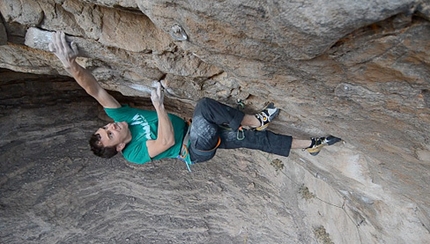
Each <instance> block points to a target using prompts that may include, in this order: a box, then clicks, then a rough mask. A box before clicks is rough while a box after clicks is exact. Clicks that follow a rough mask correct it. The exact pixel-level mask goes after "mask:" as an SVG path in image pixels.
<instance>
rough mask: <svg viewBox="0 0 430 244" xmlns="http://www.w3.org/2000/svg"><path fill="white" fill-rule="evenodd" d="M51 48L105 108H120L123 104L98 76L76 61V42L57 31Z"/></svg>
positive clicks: (65, 66) (77, 80) (76, 78)
mask: <svg viewBox="0 0 430 244" xmlns="http://www.w3.org/2000/svg"><path fill="white" fill-rule="evenodd" d="M49 50H51V51H52V52H54V54H55V55H56V56H57V57H58V59H60V61H61V63H63V66H64V68H65V69H66V71H67V72H69V74H71V75H72V76H73V78H75V80H76V82H77V83H78V84H79V85H80V86H81V87H82V88H84V89H85V91H86V92H87V93H88V94H89V95H91V96H92V97H94V98H95V99H96V100H97V101H98V102H99V103H100V105H102V106H103V107H104V108H119V107H121V105H120V104H119V103H118V101H117V100H116V99H115V98H113V97H112V96H111V95H109V93H107V92H106V90H105V89H103V87H101V86H100V84H99V83H98V82H97V80H96V78H95V77H94V76H93V75H92V74H91V72H89V71H88V70H86V69H85V68H83V67H82V66H80V65H79V64H78V63H77V62H76V57H77V56H78V55H79V51H78V47H77V46H76V44H75V43H74V42H72V43H71V44H70V45H69V43H67V41H66V35H65V34H64V32H56V33H54V35H53V39H52V42H51V43H50V44H49Z"/></svg>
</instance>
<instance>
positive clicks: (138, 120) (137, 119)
mask: <svg viewBox="0 0 430 244" xmlns="http://www.w3.org/2000/svg"><path fill="white" fill-rule="evenodd" d="M130 125H140V126H142V129H143V133H144V135H145V138H146V139H147V140H151V139H152V138H151V128H150V127H149V124H148V121H147V120H146V119H145V117H143V116H142V115H140V114H136V115H135V116H134V117H133V118H132V119H131V123H130Z"/></svg>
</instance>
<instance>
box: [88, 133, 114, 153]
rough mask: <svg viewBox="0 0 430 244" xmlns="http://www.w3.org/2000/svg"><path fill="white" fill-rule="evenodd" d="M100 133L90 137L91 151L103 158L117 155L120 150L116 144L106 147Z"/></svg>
mask: <svg viewBox="0 0 430 244" xmlns="http://www.w3.org/2000/svg"><path fill="white" fill-rule="evenodd" d="M100 138H101V137H100V134H98V133H94V134H93V135H92V136H91V138H90V147H91V151H93V153H94V154H95V155H97V156H99V157H102V158H111V157H113V156H115V155H116V154H117V153H118V151H117V150H116V146H112V147H104V146H103V144H102V143H101V141H100Z"/></svg>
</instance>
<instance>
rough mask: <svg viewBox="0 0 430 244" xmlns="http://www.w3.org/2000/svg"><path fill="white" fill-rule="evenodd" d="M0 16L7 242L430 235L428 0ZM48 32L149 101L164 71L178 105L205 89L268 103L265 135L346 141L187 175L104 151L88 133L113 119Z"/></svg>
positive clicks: (47, 8) (414, 239)
mask: <svg viewBox="0 0 430 244" xmlns="http://www.w3.org/2000/svg"><path fill="white" fill-rule="evenodd" d="M0 12H1V15H2V23H0V68H5V69H8V70H14V71H18V72H24V73H27V74H22V73H12V72H10V71H8V70H1V72H0V82H1V86H0V92H1V96H0V97H1V104H0V106H1V107H2V109H1V117H0V121H1V124H0V126H1V128H0V129H1V139H0V155H1V161H0V165H1V172H0V173H1V175H0V177H1V178H0V213H1V214H0V242H2V243H126V242H127V243H330V242H334V243H426V242H428V240H430V190H429V188H428V186H429V184H430V146H429V143H430V138H429V135H430V113H429V112H430V82H429V81H430V42H429V41H428V40H430V22H429V20H430V4H429V2H428V1H425V0H421V1H419V0H416V1H412V0H381V1H371V0H369V1H358V2H357V1H353V0H334V1H330V2H328V1H252V0H251V1H239V0H234V1H221V0H219V1H191V0H190V1H161V0H159V1H138V0H85V1H79V0H40V1H33V0H4V1H0ZM55 30H62V31H65V32H66V33H67V34H68V35H69V40H70V41H72V40H73V41H75V42H76V43H77V44H78V46H79V47H80V50H81V52H82V55H83V57H82V58H80V59H79V62H80V63H81V64H82V65H84V66H85V67H86V68H88V69H90V70H92V72H93V74H94V75H95V76H96V78H97V79H98V80H99V81H100V82H101V83H102V85H103V86H104V87H106V88H108V89H110V90H115V91H119V92H120V93H122V94H123V95H125V96H128V98H125V97H122V96H120V95H119V94H117V95H116V96H118V98H119V99H122V100H123V101H124V102H129V103H133V104H134V105H138V106H143V107H146V108H150V106H149V105H150V103H149V102H148V100H147V99H144V98H145V97H147V96H148V94H149V91H150V88H151V85H152V82H153V80H158V79H163V80H164V85H165V86H166V87H168V89H167V92H168V97H167V101H166V102H167V105H168V108H169V111H172V112H174V113H177V114H179V115H181V116H183V117H189V116H191V112H192V107H193V105H194V104H195V102H196V101H197V100H198V99H199V98H201V97H203V96H209V97H212V98H216V99H218V100H221V101H224V102H226V103H229V104H232V105H233V104H234V103H235V101H236V99H238V98H240V99H243V100H244V101H245V103H246V109H247V110H248V111H255V110H258V109H259V108H261V107H262V106H263V105H264V102H266V101H268V100H271V101H273V102H275V103H276V105H277V106H279V107H280V108H281V109H282V112H281V114H280V116H279V118H278V119H277V120H276V122H274V123H273V124H272V125H271V129H272V130H274V131H277V132H280V133H288V134H292V135H294V136H297V137H308V136H311V135H327V134H333V135H336V136H339V137H342V138H343V139H344V140H345V143H344V144H340V145H337V146H333V147H330V148H327V150H325V151H323V152H321V153H320V154H319V155H318V156H317V157H312V156H309V155H308V154H307V153H305V152H302V151H294V152H292V154H291V156H290V157H289V158H282V157H277V156H274V155H268V154H264V153H261V152H252V151H248V150H235V151H228V153H227V152H223V153H218V155H217V156H216V158H214V159H213V160H211V162H209V163H206V164H201V165H197V166H195V167H194V170H193V173H187V171H186V170H185V168H184V165H183V164H182V163H180V162H177V161H175V160H165V161H162V162H155V163H153V164H149V165H145V166H142V167H134V166H132V165H131V164H128V163H125V162H124V160H123V159H121V158H120V157H117V158H115V159H112V160H108V161H103V160H101V159H96V158H94V157H93V156H91V155H90V153H89V152H88V151H87V145H86V140H87V139H85V138H86V137H87V135H88V134H89V133H91V132H92V131H93V130H94V129H95V128H96V127H97V126H98V125H101V124H103V123H105V118H104V117H103V116H102V113H101V110H100V107H99V106H98V105H97V104H96V103H95V102H94V101H92V100H91V99H90V98H88V97H87V96H86V94H84V92H83V91H81V90H80V89H79V87H78V86H77V85H76V84H74V83H73V82H72V81H70V78H68V77H66V76H67V73H66V72H65V71H64V70H63V69H62V67H61V63H60V62H59V61H58V60H57V59H56V57H55V56H54V55H53V54H51V53H49V52H48V48H47V43H48V41H49V38H50V36H51V35H52V32H53V31H55ZM184 39H185V40H184ZM28 73H30V74H28ZM47 75H49V76H47ZM130 97H131V98H130ZM142 97H143V98H142Z"/></svg>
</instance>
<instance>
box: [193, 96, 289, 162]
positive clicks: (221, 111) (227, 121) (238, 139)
mask: <svg viewBox="0 0 430 244" xmlns="http://www.w3.org/2000/svg"><path fill="white" fill-rule="evenodd" d="M244 116H245V114H244V113H243V112H242V111H240V110H239V109H236V108H232V107H230V106H227V105H225V104H222V103H220V102H217V101H215V100H213V99H210V98H203V99H201V100H200V101H199V102H198V103H197V106H196V108H195V110H194V115H193V123H192V124H191V129H190V142H191V143H190V146H189V149H188V150H189V153H190V157H191V161H192V162H193V163H200V162H205V161H207V160H209V159H211V158H212V157H213V156H214V155H215V153H216V151H217V150H218V149H235V148H249V149H257V150H261V151H264V152H268V153H273V154H277V155H281V156H285V157H287V156H288V155H289V154H290V149H291V142H292V137H291V136H287V135H280V134H276V133H273V132H271V131H267V130H266V131H256V130H246V129H243V131H239V127H240V126H241V122H242V120H243V117H244ZM219 139H221V143H220V144H219V146H218V147H217V145H218V143H219V141H218V140H219Z"/></svg>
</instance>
